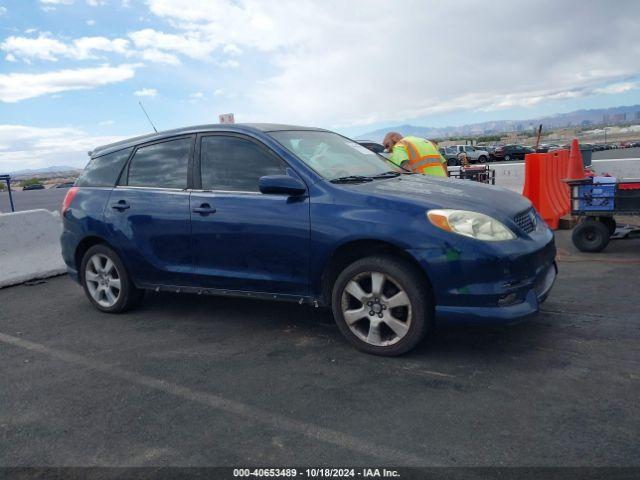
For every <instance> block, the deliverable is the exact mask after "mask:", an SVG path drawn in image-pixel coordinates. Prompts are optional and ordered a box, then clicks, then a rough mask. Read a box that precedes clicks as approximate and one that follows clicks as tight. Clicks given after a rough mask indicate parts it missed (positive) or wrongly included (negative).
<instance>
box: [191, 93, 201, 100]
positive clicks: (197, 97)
mask: <svg viewBox="0 0 640 480" xmlns="http://www.w3.org/2000/svg"><path fill="white" fill-rule="evenodd" d="M189 98H193V99H199V98H204V93H202V92H195V93H192V94H191V95H189Z"/></svg>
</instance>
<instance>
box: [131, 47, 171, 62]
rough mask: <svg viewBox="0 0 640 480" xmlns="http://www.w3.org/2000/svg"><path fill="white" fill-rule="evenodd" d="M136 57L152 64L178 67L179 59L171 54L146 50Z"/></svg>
mask: <svg viewBox="0 0 640 480" xmlns="http://www.w3.org/2000/svg"><path fill="white" fill-rule="evenodd" d="M138 55H139V56H140V57H141V58H142V59H143V60H147V61H149V62H153V63H164V64H167V65H180V59H179V58H178V57H176V56H175V55H173V54H172V53H167V52H162V51H160V50H155V49H152V48H148V49H145V50H142V51H141V52H139V53H138Z"/></svg>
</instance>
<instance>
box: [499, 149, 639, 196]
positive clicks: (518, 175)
mask: <svg viewBox="0 0 640 480" xmlns="http://www.w3.org/2000/svg"><path fill="white" fill-rule="evenodd" d="M591 165H592V167H593V169H594V170H595V172H596V174H598V175H602V174H604V173H609V174H611V175H613V176H615V177H618V178H640V159H638V158H618V159H598V160H593V162H592V163H591ZM489 166H490V167H491V168H492V169H494V170H495V171H496V185H500V186H501V187H505V188H508V189H510V190H513V191H515V192H518V193H522V187H523V186H524V162H513V163H495V164H492V163H490V164H489Z"/></svg>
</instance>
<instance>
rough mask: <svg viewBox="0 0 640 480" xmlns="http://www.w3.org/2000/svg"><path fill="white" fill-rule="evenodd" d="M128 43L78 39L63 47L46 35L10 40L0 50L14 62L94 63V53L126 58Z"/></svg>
mask: <svg viewBox="0 0 640 480" xmlns="http://www.w3.org/2000/svg"><path fill="white" fill-rule="evenodd" d="M129 46H130V43H129V40H126V39H124V38H116V39H108V38H106V37H81V38H77V39H75V40H73V42H72V43H70V44H66V43H64V42H61V41H60V40H57V39H55V38H53V37H52V36H51V34H50V33H48V32H43V33H40V34H39V35H38V36H37V37H18V36H10V37H8V38H6V39H5V41H4V42H2V43H1V44H0V50H2V51H4V52H7V53H8V54H11V55H13V57H14V58H22V59H25V60H28V59H38V60H48V61H51V62H55V61H57V60H58V58H59V57H65V58H70V59H73V60H87V59H95V58H97V57H96V54H97V53H99V52H100V53H117V54H120V55H125V56H130V55H131V52H130V51H129Z"/></svg>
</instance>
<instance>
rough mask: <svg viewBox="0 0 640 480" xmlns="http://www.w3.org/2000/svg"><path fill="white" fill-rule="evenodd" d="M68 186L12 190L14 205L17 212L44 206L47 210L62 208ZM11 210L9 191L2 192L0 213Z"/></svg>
mask: <svg viewBox="0 0 640 480" xmlns="http://www.w3.org/2000/svg"><path fill="white" fill-rule="evenodd" d="M68 190H69V189H68V188H48V189H45V190H27V191H26V192H23V191H22V190H12V191H11V193H12V196H13V205H14V207H15V209H16V212H21V211H24V210H34V209H37V208H44V209H45V210H51V211H53V210H60V206H61V205H62V200H64V196H65V195H66V194H67V191H68ZM10 211H11V205H10V203H9V193H8V192H7V191H6V190H5V191H2V192H0V213H6V212H10Z"/></svg>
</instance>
